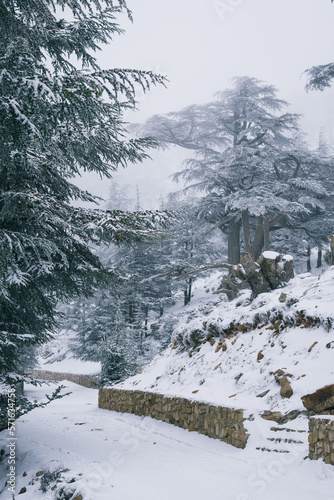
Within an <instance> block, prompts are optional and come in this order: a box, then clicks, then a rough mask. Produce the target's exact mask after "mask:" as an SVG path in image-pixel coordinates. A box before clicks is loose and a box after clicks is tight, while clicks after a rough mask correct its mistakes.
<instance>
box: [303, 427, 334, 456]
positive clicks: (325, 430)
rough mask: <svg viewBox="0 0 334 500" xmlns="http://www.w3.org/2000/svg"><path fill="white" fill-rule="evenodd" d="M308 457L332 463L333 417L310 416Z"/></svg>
mask: <svg viewBox="0 0 334 500" xmlns="http://www.w3.org/2000/svg"><path fill="white" fill-rule="evenodd" d="M309 458H310V459H311V460H318V458H322V459H323V460H324V462H326V464H332V465H334V419H328V418H310V420H309Z"/></svg>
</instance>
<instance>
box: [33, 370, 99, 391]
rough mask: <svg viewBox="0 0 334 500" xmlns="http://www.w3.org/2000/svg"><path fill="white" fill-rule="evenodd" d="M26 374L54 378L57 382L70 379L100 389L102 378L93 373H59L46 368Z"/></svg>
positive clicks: (44, 378)
mask: <svg viewBox="0 0 334 500" xmlns="http://www.w3.org/2000/svg"><path fill="white" fill-rule="evenodd" d="M26 375H29V376H30V377H33V378H37V379H38V380H53V381H55V382H61V381H62V380H69V381H70V382H74V383H75V384H79V385H82V386H84V387H88V388H93V389H98V387H99V382H100V379H99V377H95V376H93V375H78V374H75V373H59V372H50V371H45V370H33V371H29V372H26Z"/></svg>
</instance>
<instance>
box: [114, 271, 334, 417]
mask: <svg viewBox="0 0 334 500" xmlns="http://www.w3.org/2000/svg"><path fill="white" fill-rule="evenodd" d="M214 297H215V296H214ZM216 297H217V296H216ZM204 304H205V303H203V301H199V303H198V304H197V309H196V308H194V306H193V308H192V310H191V312H192V314H190V317H191V316H193V319H189V315H188V319H187V317H186V316H185V312H184V311H185V309H184V310H183V316H182V319H183V321H184V322H182V321H180V323H179V326H178V327H177V329H176V330H175V331H174V341H173V345H172V346H171V347H170V348H168V349H167V350H166V351H165V352H163V353H162V354H161V355H159V356H157V357H156V358H155V359H154V360H153V362H151V363H150V364H149V365H148V366H146V367H145V368H144V369H143V370H142V373H140V374H138V375H136V376H134V377H131V378H129V379H128V380H126V381H125V382H123V383H121V384H119V385H118V386H116V387H120V388H123V389H138V390H146V391H153V392H158V393H161V394H165V395H175V396H182V397H186V398H190V399H196V400H199V401H204V402H211V403H216V404H219V405H223V406H231V407H236V408H244V409H246V410H247V411H248V412H250V413H253V412H258V411H261V410H275V411H281V412H282V413H286V412H289V411H291V410H303V409H304V407H303V405H302V401H301V396H303V395H305V394H307V393H310V392H313V391H315V390H316V389H318V388H320V387H323V386H324V385H328V384H332V383H334V363H333V361H334V332H333V327H332V325H333V323H334V307H333V304H334V269H333V268H330V269H328V270H326V271H325V272H324V273H323V274H321V275H320V276H312V275H311V274H310V273H305V274H301V275H299V276H296V277H295V278H294V279H293V280H291V281H290V282H289V284H288V285H287V286H286V287H284V288H281V289H278V290H275V291H272V292H271V293H265V294H261V295H259V296H258V297H257V298H256V299H255V300H254V301H252V302H251V301H250V299H249V292H248V291H247V292H244V293H243V294H242V295H241V296H240V297H238V298H237V299H236V300H234V301H233V302H229V303H228V302H225V301H223V300H220V302H218V303H215V304H214V307H213V304H212V303H211V305H209V304H207V305H204ZM187 321H188V322H187ZM276 370H282V371H283V372H284V373H285V374H287V376H288V379H289V381H290V383H291V386H292V389H293V395H292V397H290V398H282V397H281V395H280V384H279V383H278V382H277V381H276V380H275V376H274V372H276ZM264 393H266V394H264Z"/></svg>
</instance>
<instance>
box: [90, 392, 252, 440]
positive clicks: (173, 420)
mask: <svg viewBox="0 0 334 500" xmlns="http://www.w3.org/2000/svg"><path fill="white" fill-rule="evenodd" d="M99 408H103V409H106V410H112V411H117V412H121V413H134V414H135V415H140V416H143V415H146V416H150V417H153V418H155V419H157V420H162V421H163V422H167V423H170V424H174V425H177V426H178V427H182V428H183V429H188V430H189V431H196V432H199V433H200V434H205V435H206V436H209V437H212V438H215V439H220V440H221V441H224V442H226V443H228V444H232V445H233V446H236V447H237V448H245V446H246V443H247V439H248V437H249V435H248V434H247V432H246V429H245V427H244V421H245V418H244V416H243V410H235V409H233V408H224V407H222V406H214V405H211V404H207V403H200V402H198V401H191V400H188V399H184V398H179V397H166V396H163V395H161V394H156V393H151V392H143V391H126V390H119V389H112V388H111V389H108V388H104V389H100V391H99Z"/></svg>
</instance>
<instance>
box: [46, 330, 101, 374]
mask: <svg viewBox="0 0 334 500" xmlns="http://www.w3.org/2000/svg"><path fill="white" fill-rule="evenodd" d="M75 336H76V332H73V331H66V330H61V331H60V332H59V334H58V335H57V336H56V337H55V338H54V339H53V340H50V342H48V343H47V344H45V345H43V346H42V347H41V348H40V349H39V355H38V358H37V361H38V366H37V367H36V369H37V370H46V371H52V372H58V373H75V374H79V375H99V374H100V371H101V365H100V363H97V362H93V361H82V360H81V359H77V358H75V357H74V356H73V353H72V352H71V348H70V344H71V342H72V341H73V339H74V337H75Z"/></svg>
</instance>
